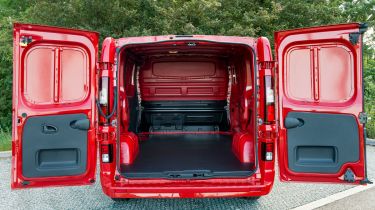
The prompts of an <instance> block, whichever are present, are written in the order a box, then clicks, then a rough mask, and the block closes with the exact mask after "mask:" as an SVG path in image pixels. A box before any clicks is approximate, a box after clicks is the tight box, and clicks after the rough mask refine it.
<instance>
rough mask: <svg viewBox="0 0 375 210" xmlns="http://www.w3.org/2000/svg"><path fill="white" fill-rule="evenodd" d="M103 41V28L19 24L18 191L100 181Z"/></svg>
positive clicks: (16, 75)
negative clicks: (99, 90)
mask: <svg viewBox="0 0 375 210" xmlns="http://www.w3.org/2000/svg"><path fill="white" fill-rule="evenodd" d="M98 42H99V34H98V33H97V32H91V31H84V30H76V29H66V28H59V27H51V26H43V25H33V24H22V23H15V24H14V32H13V117H12V118H13V122H12V170H11V172H12V175H11V187H12V189H14V188H32V187H48V186H72V185H86V184H92V183H94V182H95V170H96V154H97V151H96V147H97V146H96V130H95V127H96V125H95V124H96V117H97V116H96V106H95V98H96V75H95V69H96V62H97V52H98Z"/></svg>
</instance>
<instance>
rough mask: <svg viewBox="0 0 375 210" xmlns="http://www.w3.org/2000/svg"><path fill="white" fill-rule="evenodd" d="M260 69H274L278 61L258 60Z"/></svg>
mask: <svg viewBox="0 0 375 210" xmlns="http://www.w3.org/2000/svg"><path fill="white" fill-rule="evenodd" d="M258 64H259V68H260V69H272V68H274V67H275V64H276V61H258Z"/></svg>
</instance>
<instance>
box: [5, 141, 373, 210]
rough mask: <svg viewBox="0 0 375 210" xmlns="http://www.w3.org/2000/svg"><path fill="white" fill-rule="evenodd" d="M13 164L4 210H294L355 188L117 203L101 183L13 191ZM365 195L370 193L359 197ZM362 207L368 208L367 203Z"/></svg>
mask: <svg viewBox="0 0 375 210" xmlns="http://www.w3.org/2000/svg"><path fill="white" fill-rule="evenodd" d="M367 159H368V174H369V178H370V179H371V180H375V179H374V177H375V147H372V146H368V147H367ZM10 163H11V161H10V158H0V189H1V190H0V209H225V210H227V209H290V208H294V207H298V206H301V205H304V204H307V203H310V202H312V201H315V200H318V199H321V198H324V197H326V196H328V195H331V194H334V193H337V192H341V191H343V190H346V189H349V188H351V187H354V186H352V185H332V184H303V183H280V182H279V181H278V178H276V180H275V181H276V182H275V185H274V188H273V190H272V192H271V193H270V194H269V195H267V196H264V197H262V198H260V199H259V200H248V199H243V198H213V199H131V200H129V201H125V202H114V201H112V200H111V199H110V198H108V197H107V196H106V195H104V194H103V192H102V190H101V186H100V183H96V184H95V185H93V186H80V187H61V188H38V189H27V190H15V191H11V190H10ZM98 180H99V178H98ZM369 191H370V192H369V193H370V194H369V196H367V197H368V199H362V198H361V197H360V196H359V198H360V199H359V200H358V202H366V201H368V200H370V199H371V197H372V198H373V196H374V195H375V190H374V189H370V190H369ZM365 193H366V191H364V192H361V193H359V194H365ZM359 194H358V195H359ZM346 200H347V199H343V200H339V201H337V202H335V203H332V204H328V205H327V206H324V207H322V208H323V209H329V208H331V207H332V208H337V209H343V208H344V207H348V208H355V207H356V206H355V203H353V204H352V205H349V204H347V203H345V201H346ZM347 202H350V201H347ZM357 204H358V203H357ZM363 204H364V205H363ZM329 205H333V206H329ZM362 205H363V206H365V207H366V206H367V205H366V203H362ZM340 207H341V208H340ZM357 207H358V206H357ZM368 207H370V206H368ZM362 209H363V208H362ZM365 209H368V208H365ZM369 209H371V208H369ZM372 209H374V208H372Z"/></svg>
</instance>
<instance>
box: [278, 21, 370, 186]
mask: <svg viewBox="0 0 375 210" xmlns="http://www.w3.org/2000/svg"><path fill="white" fill-rule="evenodd" d="M364 31H365V27H364V25H362V24H357V23H354V24H342V25H332V26H323V27H314V28H305V29H296V30H289V31H281V32H277V33H276V34H275V42H276V53H277V59H278V76H277V80H278V81H277V84H278V117H279V118H278V119H279V129H280V130H279V134H280V135H279V141H278V155H279V167H280V177H281V180H282V181H304V182H333V183H345V182H351V183H356V184H362V183H366V182H367V177H366V167H365V164H366V159H365V139H364V123H365V120H364V118H365V114H364V113H363V112H364V109H363V85H362V35H363V32H364Z"/></svg>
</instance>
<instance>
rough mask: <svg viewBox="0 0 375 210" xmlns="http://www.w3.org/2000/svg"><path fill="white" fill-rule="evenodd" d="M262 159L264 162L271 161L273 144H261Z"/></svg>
mask: <svg viewBox="0 0 375 210" xmlns="http://www.w3.org/2000/svg"><path fill="white" fill-rule="evenodd" d="M262 159H263V160H264V161H271V160H273V143H263V144H262Z"/></svg>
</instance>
